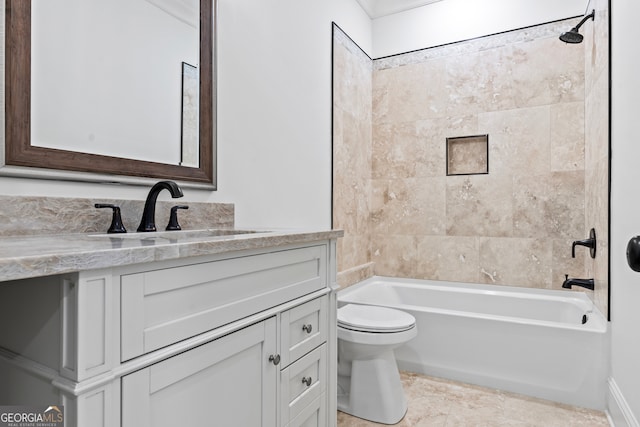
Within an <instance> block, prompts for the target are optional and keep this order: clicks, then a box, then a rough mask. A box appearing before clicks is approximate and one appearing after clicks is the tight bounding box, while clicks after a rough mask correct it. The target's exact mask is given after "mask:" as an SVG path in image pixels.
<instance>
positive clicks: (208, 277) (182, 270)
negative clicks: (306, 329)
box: [120, 245, 327, 361]
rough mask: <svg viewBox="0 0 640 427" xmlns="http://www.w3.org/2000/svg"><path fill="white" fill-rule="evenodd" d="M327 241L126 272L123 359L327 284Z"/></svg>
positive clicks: (273, 305) (245, 315)
mask: <svg viewBox="0 0 640 427" xmlns="http://www.w3.org/2000/svg"><path fill="white" fill-rule="evenodd" d="M326 265H327V248H326V246H324V245H318V246H311V247H307V248H300V249H291V250H285V251H279V252H271V253H267V254H259V255H251V256H245V257H238V258H232V259H224V260H219V261H212V262H207V263H200V264H192V265H187V266H180V267H174V268H166V269H158V270H152V271H146V272H142V273H135V274H128V275H123V276H121V278H120V286H121V330H122V334H121V336H122V342H121V360H122V361H125V360H129V359H132V358H134V357H137V356H140V355H142V354H145V353H148V352H150V351H153V350H157V349H159V348H162V347H165V346H168V345H171V344H173V343H176V342H178V341H181V340H183V339H186V338H189V337H193V336H195V335H198V334H200V333H203V332H206V331H209V330H211V329H214V328H217V327H219V326H222V325H225V324H227V323H231V322H233V321H236V320H238V319H241V318H243V317H247V316H250V315H252V314H254V313H257V312H260V311H262V310H265V309H268V308H271V307H275V306H276V305H278V304H281V303H282V302H283V301H290V300H293V299H295V298H298V297H301V296H303V295H306V294H309V293H311V292H314V291H316V290H319V289H322V288H325V287H326V286H327V268H326Z"/></svg>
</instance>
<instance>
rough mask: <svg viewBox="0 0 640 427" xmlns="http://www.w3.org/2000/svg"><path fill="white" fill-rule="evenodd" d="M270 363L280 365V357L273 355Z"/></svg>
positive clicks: (270, 357)
mask: <svg viewBox="0 0 640 427" xmlns="http://www.w3.org/2000/svg"><path fill="white" fill-rule="evenodd" d="M269 362H271V363H273V364H274V365H277V364H279V363H280V355H279V354H276V355H273V354H272V355H271V356H269Z"/></svg>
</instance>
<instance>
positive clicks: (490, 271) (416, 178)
mask: <svg viewBox="0 0 640 427" xmlns="http://www.w3.org/2000/svg"><path fill="white" fill-rule="evenodd" d="M576 23H577V20H575V19H574V20H567V21H563V22H557V23H551V24H545V25H541V26H536V27H533V28H528V29H524V30H519V31H512V32H508V33H504V34H500V35H495V36H489V37H483V38H480V39H475V40H471V41H466V42H461V43H454V44H451V45H446V46H442V47H436V48H431V49H425V50H422V51H417V52H412V53H407V54H403V55H398V56H394V57H390V58H383V59H379V60H374V61H373V82H372V98H373V101H372V105H371V108H372V134H371V139H370V140H367V135H368V134H367V131H366V129H364V127H365V126H366V118H365V119H362V120H361V121H358V126H362V127H363V129H360V128H359V127H358V129H356V128H354V127H351V129H350V130H347V126H345V122H344V120H343V119H341V118H337V117H336V116H337V115H338V114H334V122H335V124H336V127H335V129H336V130H335V131H334V148H335V149H334V153H335V156H336V157H335V161H334V194H335V195H334V226H335V227H338V228H343V229H345V232H346V233H345V239H343V245H342V246H341V249H340V251H339V253H338V256H339V268H340V270H339V271H341V272H343V273H342V274H340V275H339V281H340V283H341V284H344V285H348V284H350V283H353V282H354V281H356V280H355V279H357V278H359V275H360V276H366V275H368V274H369V273H370V272H371V264H370V263H371V262H373V273H374V274H377V275H388V276H397V277H413V278H427V279H439V280H452V281H462V282H481V283H496V284H505V285H513V286H528V287H540V288H560V286H561V284H562V280H563V279H564V274H565V273H566V274H569V275H571V276H573V277H586V274H588V272H587V265H586V264H585V262H586V258H585V257H584V250H583V251H580V249H579V250H578V256H577V258H576V259H572V258H571V242H572V241H573V240H577V239H584V238H586V237H587V235H588V230H589V228H591V227H592V226H595V225H592V224H588V223H587V222H588V221H587V220H586V219H588V220H589V221H591V218H588V215H586V214H585V209H586V208H588V206H587V204H588V203H591V201H589V202H588V203H587V202H586V201H585V200H586V199H587V198H589V197H587V198H585V185H586V184H588V182H587V181H589V180H590V179H591V178H590V177H589V176H588V175H587V176H586V175H585V168H586V164H587V163H586V162H589V161H590V160H591V159H589V158H587V159H586V161H585V48H586V47H587V46H589V44H588V43H583V44H580V45H565V44H563V43H562V42H560V41H559V40H558V35H559V34H560V33H561V32H563V31H567V30H568V29H569V28H571V27H572V26H573V25H575V24H576ZM349 43H351V42H350V41H349V40H348V39H347V38H345V37H343V38H342V39H340V40H336V41H335V42H334V46H335V52H336V55H335V56H334V58H335V59H334V61H335V62H334V82H335V83H334V107H336V105H338V106H340V107H341V108H344V107H342V105H343V104H348V102H347V101H346V100H342V101H339V100H341V99H342V98H343V96H344V94H343V93H342V91H343V90H344V88H343V87H341V83H339V82H341V81H342V80H343V79H344V80H345V81H348V82H349V83H348V84H346V86H348V87H350V88H351V87H354V86H357V87H359V88H360V90H361V92H364V91H365V90H366V87H367V85H368V80H367V77H366V70H367V69H368V66H369V65H368V64H367V62H366V61H364V60H361V59H362V58H361V56H362V55H363V54H362V53H359V51H358V50H357V48H356V47H354V46H353V45H352V43H351V45H352V46H351V47H350V48H348V47H346V46H345V45H348V44H349ZM338 47H339V48H338ZM339 52H342V53H344V52H349V53H348V54H345V55H346V57H345V56H343V57H341V58H340V59H338V55H339ZM346 64H348V65H346ZM359 67H360V68H359ZM356 68H359V71H358V72H355V71H354V69H356ZM356 75H357V76H359V77H357V78H356ZM343 84H344V83H343ZM587 93H589V92H587ZM362 96H364V95H362ZM593 96H594V97H596V98H594V99H598V101H600V99H599V98H597V97H600V96H603V95H602V94H595V92H594V95H593ZM604 96H605V98H604V100H602V102H605V100H606V95H604ZM362 99H363V100H362V102H363V105H355V106H352V107H351V108H352V109H353V110H357V111H360V112H361V113H362V115H363V117H364V115H365V112H366V110H367V108H368V103H367V102H366V100H364V98H362ZM352 102H353V100H352ZM357 104H358V103H357ZM596 104H597V102H596ZM365 105H367V106H366V107H365ZM587 105H588V104H587ZM605 106H606V105H605ZM360 109H361V110H360ZM339 114H342V113H339ZM600 114H601V113H599V112H598V113H594V116H596V117H594V118H593V120H594V122H598V121H600V120H601V117H600ZM598 129H601V128H600V127H598ZM604 129H607V126H606V123H605V124H604ZM479 134H488V135H489V173H488V174H485V175H464V176H446V155H445V153H446V138H447V137H459V136H468V135H479ZM368 144H370V146H371V151H370V152H369V148H368ZM343 145H348V146H349V148H346V147H344V146H343ZM369 159H370V162H371V169H370V170H367V163H368V162H369ZM598 170H599V169H598ZM360 173H362V175H359V176H360V178H358V179H356V178H354V177H351V175H352V174H360ZM596 175H598V176H601V175H602V172H601V171H600V172H598V173H597V174H596ZM368 178H370V183H367V179H368ZM593 179H594V180H595V179H599V178H595V177H594V178H593ZM356 183H357V184H356ZM369 185H370V188H371V190H370V191H371V193H370V194H371V196H370V197H371V199H368V198H367V196H366V195H365V194H364V192H366V191H367V187H368V186H369ZM594 186H595V187H597V189H598V190H597V191H599V192H600V193H599V194H602V191H605V192H606V191H607V189H606V184H605V185H604V190H603V189H602V188H601V187H603V185H602V184H601V183H595V184H594ZM590 191H591V190H590ZM604 200H605V202H606V198H605V199H604ZM596 210H598V211H601V210H602V211H603V213H604V218H606V203H605V204H604V208H603V207H598V208H597V209H596ZM365 212H366V213H365ZM366 214H368V215H369V224H368V225H364V222H365V221H364V218H365V216H366ZM354 215H355V218H354ZM602 234H603V236H604V235H605V234H606V229H604V230H603V233H602ZM367 239H368V240H367ZM360 243H361V244H360ZM605 263H606V261H605ZM355 272H358V274H355Z"/></svg>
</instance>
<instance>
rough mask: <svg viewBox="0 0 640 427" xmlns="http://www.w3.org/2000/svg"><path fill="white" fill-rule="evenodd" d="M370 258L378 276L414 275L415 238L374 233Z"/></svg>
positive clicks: (415, 257)
mask: <svg viewBox="0 0 640 427" xmlns="http://www.w3.org/2000/svg"><path fill="white" fill-rule="evenodd" d="M371 250H372V256H371V260H372V261H373V262H374V263H375V267H374V272H375V274H376V275H378V276H392V277H414V276H415V272H416V259H417V253H416V238H415V237H413V236H396V235H389V234H374V235H373V236H372V243H371Z"/></svg>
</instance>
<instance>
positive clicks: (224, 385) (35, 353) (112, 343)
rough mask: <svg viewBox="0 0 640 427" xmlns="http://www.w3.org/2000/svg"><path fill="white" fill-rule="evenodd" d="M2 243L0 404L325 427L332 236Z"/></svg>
mask: <svg viewBox="0 0 640 427" xmlns="http://www.w3.org/2000/svg"><path fill="white" fill-rule="evenodd" d="M224 233H225V232H220V231H217V230H202V231H191V232H172V233H171V234H170V233H136V234H123V235H118V236H114V235H106V234H87V233H83V234H70V235H52V236H22V237H20V238H11V237H4V238H0V277H2V280H3V282H0V322H1V324H2V325H3V326H2V328H0V378H1V379H2V380H1V381H0V383H1V384H2V386H1V387H0V404H2V405H42V406H45V407H46V406H47V405H64V412H65V421H66V423H65V427H84V426H91V427H96V426H110V427H114V426H122V427H142V426H149V427H152V426H153V427H162V426H172V427H173V426H181V425H183V426H187V425H191V426H246V427H249V426H302V425H304V426H322V427H324V426H334V425H335V423H336V421H335V417H336V407H335V402H336V383H335V382H336V362H335V361H336V332H335V331H336V323H335V322H336V320H335V313H336V299H335V290H336V287H337V286H336V279H335V278H336V267H335V256H336V255H335V251H336V244H335V243H336V239H337V238H338V237H340V236H341V235H342V233H341V232H339V231H323V232H293V231H291V232H289V231H279V232H248V233H238V234H235V232H233V231H226V233H227V234H224Z"/></svg>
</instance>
